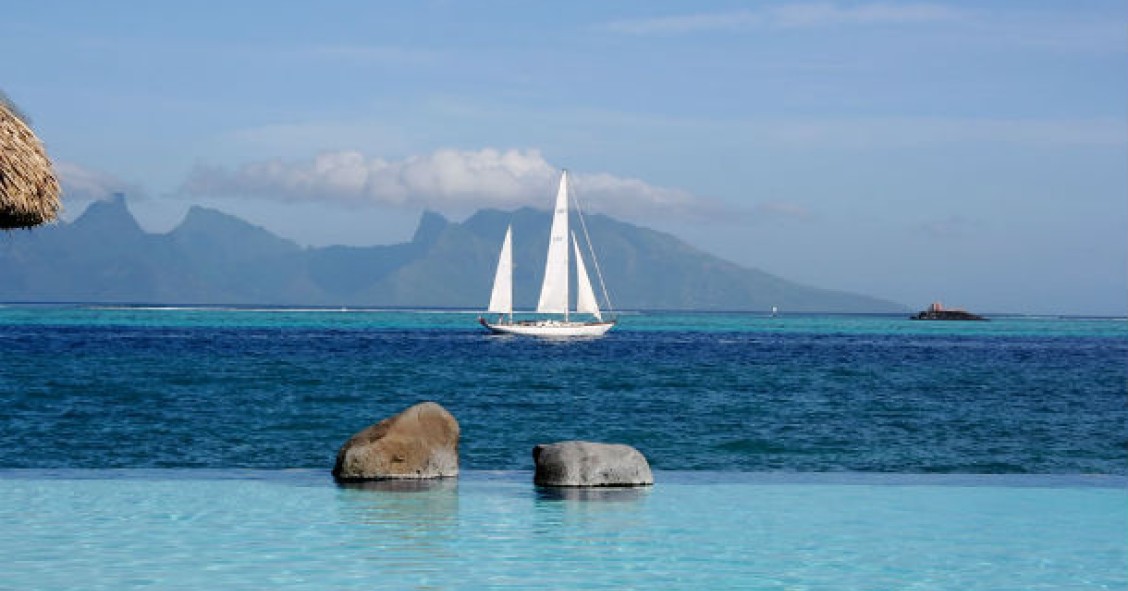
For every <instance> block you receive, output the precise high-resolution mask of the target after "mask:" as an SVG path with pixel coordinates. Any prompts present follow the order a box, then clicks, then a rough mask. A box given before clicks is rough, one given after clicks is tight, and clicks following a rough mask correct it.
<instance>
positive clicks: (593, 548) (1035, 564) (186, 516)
mask: <svg viewBox="0 0 1128 591" xmlns="http://www.w3.org/2000/svg"><path fill="white" fill-rule="evenodd" d="M656 480H657V484H656V485H655V486H654V487H653V488H650V489H643V490H618V491H603V492H595V493H588V495H587V496H585V497H582V498H581V497H577V496H568V495H563V496H561V495H554V494H550V493H547V492H545V491H544V490H538V489H536V488H534V487H533V486H532V485H531V475H530V474H529V473H526V472H470V473H467V474H465V475H464V476H463V477H462V478H460V479H459V480H458V481H457V482H454V481H448V482H443V483H439V484H434V485H430V486H427V487H422V488H408V489H407V490H397V489H396V488H385V489H369V490H366V489H351V488H338V487H337V486H335V485H333V484H332V483H331V482H330V481H329V479H328V478H327V477H326V475H325V474H324V473H323V472H320V471H229V470H220V471H208V470H170V471H160V470H157V471H151V470H121V471H115V470H93V471H70V470H68V471H59V472H43V471H35V470H16V471H5V472H0V523H2V524H3V530H4V535H3V536H0V556H2V557H3V558H2V559H0V560H2V562H3V564H4V568H3V571H2V573H0V588H3V589H40V590H45V591H46V590H54V589H75V588H82V589H128V588H159V589H264V588H269V589H530V588H546V589H659V590H660V589H781V590H782V589H932V590H936V589H952V590H963V591H973V590H978V589H983V590H998V589H1054V590H1059V589H1124V588H1125V587H1126V586H1128V544H1125V539H1128V537H1126V534H1128V489H1126V488H1125V485H1126V482H1125V480H1124V479H1123V478H1122V477H1077V476H1073V477H1063V476H1058V477H1047V476H1026V477H1015V476H920V475H872V474H871V475H862V474H840V475H821V476H820V475H794V474H793V475H782V474H732V473H678V472H659V473H657V475H656ZM578 494H579V493H574V495H578Z"/></svg>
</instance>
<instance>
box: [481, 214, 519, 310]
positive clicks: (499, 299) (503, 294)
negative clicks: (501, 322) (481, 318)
mask: <svg viewBox="0 0 1128 591" xmlns="http://www.w3.org/2000/svg"><path fill="white" fill-rule="evenodd" d="M487 311H489V312H495V313H497V314H512V313H513V226H509V227H508V228H506V229H505V241H504V242H502V243H501V254H500V255H498V257H497V273H496V274H494V284H493V292H491V293H490V307H489V309H488V310H487Z"/></svg>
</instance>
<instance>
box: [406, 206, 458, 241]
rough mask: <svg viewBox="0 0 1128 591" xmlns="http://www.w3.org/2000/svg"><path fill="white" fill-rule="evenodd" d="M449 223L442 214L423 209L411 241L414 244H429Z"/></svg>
mask: <svg viewBox="0 0 1128 591" xmlns="http://www.w3.org/2000/svg"><path fill="white" fill-rule="evenodd" d="M449 225H450V222H449V221H447V219H446V218H445V217H443V215H442V214H440V213H438V212H435V211H431V210H429V209H428V210H425V211H424V212H423V215H422V217H420V218H419V227H418V228H416V229H415V236H414V237H412V239H411V241H412V242H413V243H415V244H431V243H433V242H434V241H435V240H436V239H437V238H438V237H439V234H441V233H442V231H443V230H445V229H446V227H447V226H449Z"/></svg>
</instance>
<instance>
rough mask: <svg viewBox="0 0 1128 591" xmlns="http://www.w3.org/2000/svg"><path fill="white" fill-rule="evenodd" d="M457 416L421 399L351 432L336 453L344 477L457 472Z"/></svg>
mask: <svg viewBox="0 0 1128 591" xmlns="http://www.w3.org/2000/svg"><path fill="white" fill-rule="evenodd" d="M458 435H459V429H458V421H456V420H454V417H453V416H452V415H451V414H450V413H449V412H447V410H446V409H445V408H443V407H442V406H439V405H438V404H435V403H434V402H421V403H419V404H416V405H415V406H412V407H411V408H408V409H407V410H405V411H403V412H401V413H400V414H398V415H396V416H394V417H390V418H387V419H384V420H382V421H380V422H379V423H376V424H375V425H372V426H370V427H368V428H366V429H364V430H363V431H361V432H359V433H357V434H356V435H353V436H352V437H351V438H350V439H349V440H348V441H346V442H345V444H344V445H342V446H341V450H340V451H338V452H337V463H336V465H335V466H334V467H333V478H336V479H337V480H342V481H358V480H380V479H389V478H413V479H421V478H446V477H450V476H458Z"/></svg>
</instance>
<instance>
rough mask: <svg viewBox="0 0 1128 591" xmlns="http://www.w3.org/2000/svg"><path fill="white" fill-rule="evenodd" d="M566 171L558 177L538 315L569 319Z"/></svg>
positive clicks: (538, 303)
mask: <svg viewBox="0 0 1128 591" xmlns="http://www.w3.org/2000/svg"><path fill="white" fill-rule="evenodd" d="M568 236H569V232H568V171H567V170H565V171H564V172H563V173H562V174H561V175H560V188H559V189H557V191H556V208H555V209H554V210H553V214H552V230H551V231H550V233H549V239H548V258H547V259H546V260H545V262H544V282H543V283H541V293H540V300H538V301H537V312H541V313H548V314H563V315H564V320H565V321H567V320H568Z"/></svg>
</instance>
